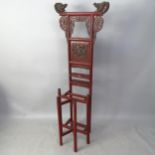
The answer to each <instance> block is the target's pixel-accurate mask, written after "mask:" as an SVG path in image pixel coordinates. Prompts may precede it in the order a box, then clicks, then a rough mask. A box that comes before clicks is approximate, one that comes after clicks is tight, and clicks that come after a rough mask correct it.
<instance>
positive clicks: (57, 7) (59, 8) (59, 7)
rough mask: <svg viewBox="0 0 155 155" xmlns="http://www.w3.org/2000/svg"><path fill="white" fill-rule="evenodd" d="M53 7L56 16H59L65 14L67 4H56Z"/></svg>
mask: <svg viewBox="0 0 155 155" xmlns="http://www.w3.org/2000/svg"><path fill="white" fill-rule="evenodd" d="M54 7H55V10H56V12H57V13H58V14H61V13H63V12H65V8H66V7H67V4H62V3H56V4H55V6H54Z"/></svg>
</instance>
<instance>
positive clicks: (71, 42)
mask: <svg viewBox="0 0 155 155" xmlns="http://www.w3.org/2000/svg"><path fill="white" fill-rule="evenodd" d="M94 6H95V7H96V11H94V12H67V11H65V8H66V7H67V4H62V3H56V4H55V10H56V12H57V13H58V14H59V15H60V16H61V17H60V27H61V28H62V29H63V30H64V31H65V34H66V38H67V43H68V71H69V90H68V91H67V92H65V93H63V94H62V93H61V89H58V94H57V112H58V129H59V142H60V145H63V139H62V138H63V136H65V135H67V134H69V133H73V139H74V151H75V152H77V133H81V134H84V135H86V142H87V144H89V143H90V132H91V107H92V106H91V105H92V86H93V46H94V42H95V38H96V33H97V32H99V31H100V30H101V29H102V26H103V22H104V20H103V17H102V16H103V15H104V14H105V13H106V12H107V11H108V9H109V2H102V3H94ZM75 22H85V25H86V28H87V32H88V36H89V37H87V38H86V37H73V36H72V33H73V31H74V26H75ZM77 68H79V70H76V71H75V69H77ZM80 69H82V70H86V72H81V71H80ZM74 87H80V88H81V89H83V88H85V89H87V90H88V93H87V95H83V93H75V92H74V91H73V88H74ZM66 104H69V107H70V108H69V109H70V118H69V119H68V120H67V121H66V122H63V119H62V106H64V105H66ZM77 104H78V105H80V104H84V105H85V106H86V123H81V122H78V121H77ZM64 130H65V131H64Z"/></svg>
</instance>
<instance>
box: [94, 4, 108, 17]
mask: <svg viewBox="0 0 155 155" xmlns="http://www.w3.org/2000/svg"><path fill="white" fill-rule="evenodd" d="M93 5H94V6H95V7H96V12H99V13H101V15H103V14H105V13H106V12H107V11H108V9H109V6H110V3H109V2H101V3H94V4H93Z"/></svg>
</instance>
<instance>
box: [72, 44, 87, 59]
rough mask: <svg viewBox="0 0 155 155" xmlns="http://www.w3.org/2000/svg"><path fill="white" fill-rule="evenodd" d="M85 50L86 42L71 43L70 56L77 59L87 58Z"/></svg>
mask: <svg viewBox="0 0 155 155" xmlns="http://www.w3.org/2000/svg"><path fill="white" fill-rule="evenodd" d="M87 50H88V45H87V44H78V43H73V44H72V57H73V59H77V60H85V59H87Z"/></svg>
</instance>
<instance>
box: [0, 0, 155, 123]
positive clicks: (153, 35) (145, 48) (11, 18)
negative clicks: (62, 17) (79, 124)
mask: <svg viewBox="0 0 155 155" xmlns="http://www.w3.org/2000/svg"><path fill="white" fill-rule="evenodd" d="M55 2H56V0H44V1H43V0H27V1H25V0H5V1H4V0H0V115H1V117H5V118H6V117H8V118H9V117H11V118H13V117H19V118H55V117H56V104H55V101H56V92H57V88H58V87H61V88H62V89H63V91H65V90H67V88H68V85H67V78H68V77H67V45H66V40H65V35H64V32H63V31H62V30H61V29H60V27H59V23H58V20H59V15H58V14H56V12H55V10H54V9H53V5H54V3H55ZM61 2H64V3H69V6H68V8H67V10H70V11H73V10H74V11H88V10H89V11H91V10H94V9H95V8H94V7H93V5H92V3H93V2H94V0H85V1H83V0H79V1H73V0H66V1H64V0H62V1H61ZM95 2H100V1H99V0H96V1H95ZM110 3H111V6H110V10H109V11H108V13H107V14H105V16H104V19H105V23H104V28H103V29H102V31H100V32H99V33H98V34H97V40H96V43H95V49H94V51H95V53H94V87H93V88H94V89H93V117H94V118H95V117H98V118H113V119H141V120H143V119H146V120H150V119H152V120H153V119H154V117H155V104H154V101H155V94H154V92H155V81H154V80H155V67H154V66H155V53H154V51H155V44H154V43H155V42H154V40H155V31H154V27H155V17H154V15H155V9H154V8H155V2H154V1H153V0H136V1H135V0H110ZM81 114H82V111H81Z"/></svg>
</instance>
